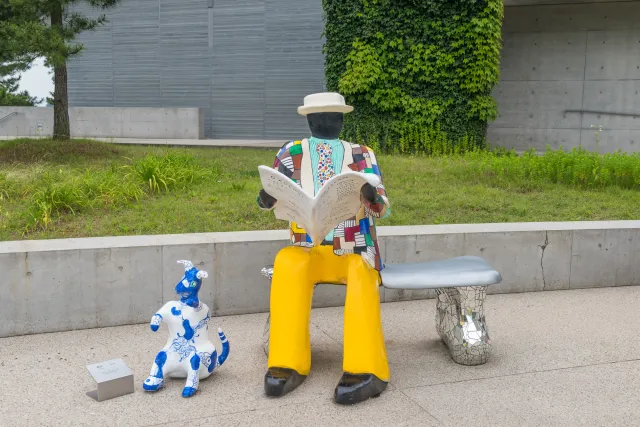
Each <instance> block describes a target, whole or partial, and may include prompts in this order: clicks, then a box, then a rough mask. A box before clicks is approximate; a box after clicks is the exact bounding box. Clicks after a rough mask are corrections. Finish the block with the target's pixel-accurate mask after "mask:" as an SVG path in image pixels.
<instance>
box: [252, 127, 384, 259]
mask: <svg viewBox="0 0 640 427" xmlns="http://www.w3.org/2000/svg"><path fill="white" fill-rule="evenodd" d="M342 144H343V146H344V160H343V164H342V169H341V171H347V170H353V171H357V172H364V173H374V174H376V175H378V176H379V177H380V185H379V186H378V187H377V188H376V189H377V192H378V197H377V200H376V201H375V202H374V203H369V202H368V201H367V200H363V204H362V206H361V207H360V211H359V212H358V213H357V214H356V216H354V217H353V218H350V219H348V220H346V221H344V222H343V223H341V224H339V225H338V226H337V227H336V228H335V229H334V232H333V241H332V242H328V241H326V240H325V241H323V242H322V244H323V245H333V252H334V253H335V254H336V255H344V254H353V253H355V254H360V255H362V257H363V258H364V259H365V260H366V261H367V262H368V263H369V264H370V265H371V266H372V267H374V268H375V269H376V270H378V271H380V270H382V269H383V268H384V266H383V263H382V259H381V255H380V249H379V247H378V239H377V235H376V226H375V218H384V217H386V216H388V215H389V214H390V212H391V210H390V208H389V200H388V199H387V194H386V191H385V188H384V185H383V183H382V174H381V172H380V169H379V168H378V164H377V162H376V157H375V154H374V152H373V151H372V150H371V149H370V148H367V147H365V146H362V145H358V144H352V143H350V142H346V141H342ZM273 168H274V169H277V170H278V171H279V172H280V173H282V174H284V175H286V176H288V177H289V178H291V179H292V180H293V181H294V182H295V183H297V184H298V185H300V186H301V187H302V189H303V190H304V191H305V192H307V194H310V195H311V196H313V195H314V191H315V188H314V180H313V179H314V176H313V174H314V173H315V171H314V170H313V166H312V163H311V155H310V154H309V141H308V140H307V139H303V140H301V141H290V142H288V143H286V144H285V145H284V146H283V147H282V148H281V149H280V151H278V154H277V155H276V158H275V161H274V163H273ZM258 204H259V205H260V198H258ZM260 207H261V208H262V209H265V208H264V207H262V206H260ZM290 237H291V244H292V245H294V246H302V247H312V246H313V244H312V243H311V238H310V237H309V235H307V233H306V232H305V230H304V229H302V228H300V227H298V226H297V224H296V223H294V222H292V223H291V224H290Z"/></svg>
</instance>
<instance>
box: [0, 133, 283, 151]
mask: <svg viewBox="0 0 640 427" xmlns="http://www.w3.org/2000/svg"><path fill="white" fill-rule="evenodd" d="M74 137H75V136H74ZM17 138H24V137H23V136H2V135H0V141H1V140H11V139H17ZM33 138H45V137H33ZM92 139H94V140H96V141H102V142H109V143H112V144H123V145H163V146H168V147H174V146H176V147H220V148H222V147H236V148H276V149H278V148H280V147H282V146H283V145H284V144H285V142H286V141H285V140H284V139H282V140H271V139H265V140H255V141H252V140H244V139H163V138H156V139H153V138H92Z"/></svg>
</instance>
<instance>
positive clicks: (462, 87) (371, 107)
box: [323, 0, 503, 153]
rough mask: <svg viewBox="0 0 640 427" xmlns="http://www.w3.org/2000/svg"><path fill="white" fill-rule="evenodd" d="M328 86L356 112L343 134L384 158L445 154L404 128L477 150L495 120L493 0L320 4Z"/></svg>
mask: <svg viewBox="0 0 640 427" xmlns="http://www.w3.org/2000/svg"><path fill="white" fill-rule="evenodd" d="M323 8H324V11H325V14H326V25H325V37H326V44H325V53H326V64H325V73H326V76H327V88H328V89H329V90H331V91H336V92H340V93H342V94H343V95H344V96H345V98H346V99H347V101H348V102H349V103H350V104H352V105H353V106H354V107H355V111H354V112H352V113H350V114H347V115H346V117H345V125H344V131H343V138H344V139H347V140H352V141H353V140H364V141H366V143H367V144H370V145H371V146H372V147H371V148H374V147H377V148H378V150H379V151H383V152H400V153H406V152H416V151H425V150H426V151H430V150H432V151H434V152H446V151H450V150H451V147H445V146H443V145H442V142H443V141H442V140H438V138H436V139H435V140H434V138H433V136H428V137H425V136H422V135H420V134H418V135H415V134H413V133H412V132H413V131H412V130H411V129H431V130H432V131H433V132H437V133H438V134H439V133H442V134H444V135H446V139H447V140H448V141H451V143H452V144H454V145H456V144H458V143H465V144H476V145H482V143H483V141H484V139H485V131H486V126H487V122H488V121H489V120H493V119H494V118H495V117H496V115H497V106H496V102H495V101H494V100H493V98H492V97H491V91H492V88H493V87H494V85H495V84H496V83H497V82H498V78H499V59H500V49H501V44H502V39H501V37H502V35H501V29H502V17H503V4H502V0H456V1H451V0H430V1H416V0H323Z"/></svg>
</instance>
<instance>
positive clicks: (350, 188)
mask: <svg viewBox="0 0 640 427" xmlns="http://www.w3.org/2000/svg"><path fill="white" fill-rule="evenodd" d="M258 170H259V171H260V179H261V180H262V187H263V188H264V191H266V192H267V193H268V194H269V195H271V196H272V197H274V198H275V199H276V200H277V201H278V202H277V203H276V206H275V209H274V211H275V215H276V218H278V219H282V220H288V221H292V222H295V223H296V224H298V226H300V227H302V228H304V229H305V231H306V232H307V234H309V236H310V237H311V240H312V242H313V245H314V246H317V245H320V244H321V243H322V241H323V240H324V238H325V236H326V235H327V234H329V232H330V231H331V230H332V229H333V228H334V227H336V226H337V225H338V224H340V223H341V222H343V221H345V220H347V219H349V218H351V217H353V216H354V215H356V214H357V213H358V211H359V210H360V206H361V203H362V202H361V201H360V189H361V188H362V186H363V185H364V184H365V183H369V184H371V185H373V186H374V187H376V186H378V185H379V184H380V177H379V176H378V175H374V174H367V173H362V172H354V171H348V172H343V173H341V174H339V175H336V176H334V177H332V178H331V179H330V180H329V181H327V182H326V183H325V184H324V185H323V186H322V188H321V189H320V191H318V194H317V195H316V196H315V197H312V196H310V195H309V194H307V193H305V191H304V190H303V189H302V188H301V187H300V186H299V185H298V184H296V183H295V182H293V181H292V180H291V178H288V177H287V176H286V175H284V174H282V173H280V172H278V171H277V170H275V169H273V168H270V167H268V166H259V167H258Z"/></svg>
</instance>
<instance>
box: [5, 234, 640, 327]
mask: <svg viewBox="0 0 640 427" xmlns="http://www.w3.org/2000/svg"><path fill="white" fill-rule="evenodd" d="M379 235H380V236H381V245H382V251H383V255H384V260H385V262H386V263H398V262H413V261H426V260H437V259H442V258H447V257H454V256H460V255H478V256H482V257H484V258H485V259H487V260H488V261H489V262H490V263H491V264H492V265H493V266H494V268H496V269H497V270H498V271H500V273H501V274H502V276H503V279H504V280H503V282H502V283H500V284H498V285H495V286H493V287H491V288H490V291H489V292H490V293H508V292H528V291H543V290H558V289H579V288H591V287H606V286H625V285H639V284H640V221H613V222H575V223H572V222H569V223H525V224H478V225H473V224H467V225H441V226H416V227H381V228H380V230H379ZM287 237H288V235H287V232H286V231H262V232H236V233H209V234H206V233H205V234H188V235H170V236H136V237H105V238H90V239H65V240H42V241H15V242H0V275H2V277H3V281H2V283H3V285H2V289H1V291H0V307H2V309H1V310H0V337H4V336H11V335H22V334H32V333H40V332H53V331H65V330H72V329H83V328H93V327H103V326H115V325H122V324H132V323H142V322H147V321H149V319H150V318H151V316H152V315H153V313H154V312H155V311H156V310H157V309H158V308H159V307H161V306H162V304H163V303H164V302H166V301H167V300H169V299H172V298H173V297H174V293H173V288H174V286H175V284H176V283H177V281H178V280H179V279H180V278H181V276H182V274H183V270H182V267H181V266H180V265H179V264H177V263H176V261H177V260H180V259H190V260H191V261H192V262H193V263H194V264H196V265H197V266H198V268H199V269H204V270H206V271H208V272H209V278H208V279H206V280H204V282H203V288H202V291H201V299H202V300H203V301H204V302H205V303H207V304H208V305H209V306H210V307H211V309H212V311H213V314H214V315H216V316H223V315H231V314H240V313H254V312H265V311H268V307H269V281H268V280H267V279H266V278H264V277H262V276H261V275H260V269H261V268H262V267H263V266H264V265H268V264H271V263H272V262H273V259H274V257H275V255H276V253H277V252H278V250H279V249H280V248H282V247H284V246H285V245H286V244H287ZM380 295H381V300H382V301H383V302H390V301H399V300H409V299H422V298H429V297H431V296H433V292H432V291H429V292H425V291H397V290H388V289H384V288H380ZM344 297H345V288H344V287H342V286H331V285H323V286H319V287H318V289H317V290H316V292H315V296H314V301H313V304H314V306H316V307H320V306H337V305H341V304H343V303H344Z"/></svg>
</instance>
